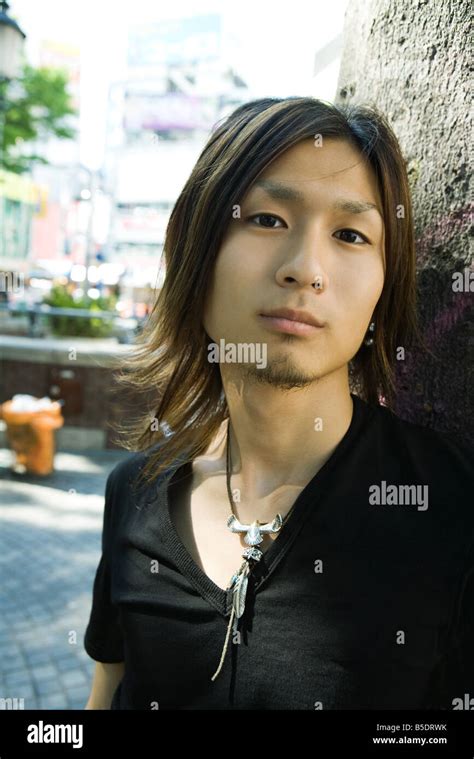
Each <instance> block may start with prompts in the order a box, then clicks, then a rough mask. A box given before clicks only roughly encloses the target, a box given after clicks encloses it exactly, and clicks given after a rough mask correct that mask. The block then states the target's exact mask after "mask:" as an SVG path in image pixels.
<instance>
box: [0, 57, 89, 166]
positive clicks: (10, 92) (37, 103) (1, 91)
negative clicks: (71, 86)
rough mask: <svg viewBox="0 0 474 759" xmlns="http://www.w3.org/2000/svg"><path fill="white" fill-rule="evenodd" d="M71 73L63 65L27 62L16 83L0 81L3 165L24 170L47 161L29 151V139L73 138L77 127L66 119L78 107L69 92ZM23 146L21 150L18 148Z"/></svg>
mask: <svg viewBox="0 0 474 759" xmlns="http://www.w3.org/2000/svg"><path fill="white" fill-rule="evenodd" d="M67 81H68V75H67V73H66V72H64V71H62V70H61V69H56V68H48V67H45V66H43V67H40V68H33V67H32V66H30V65H25V66H24V68H23V72H22V76H21V77H20V78H19V79H18V80H16V82H15V84H14V86H13V87H12V85H11V84H8V83H7V82H5V81H0V102H3V106H2V110H3V121H4V123H3V129H1V128H0V137H2V146H1V149H0V160H1V162H0V168H3V169H6V170H7V171H12V172H14V173H16V174H23V173H24V172H26V171H29V170H30V169H31V167H32V166H33V164H35V163H42V164H47V163H48V161H47V160H46V159H45V158H44V157H43V156H41V155H38V154H37V153H34V152H32V153H29V154H28V153H26V152H25V150H24V147H25V146H26V147H27V146H28V143H34V142H37V141H45V140H46V139H48V138H49V137H53V136H54V137H57V138H60V139H72V138H74V137H75V136H76V130H75V129H74V128H73V127H71V126H69V125H68V123H67V120H68V118H69V117H71V116H75V115H76V114H77V111H76V110H75V109H74V108H73V107H72V105H71V101H70V95H69V93H68V92H67ZM20 146H21V153H20V151H19V148H20Z"/></svg>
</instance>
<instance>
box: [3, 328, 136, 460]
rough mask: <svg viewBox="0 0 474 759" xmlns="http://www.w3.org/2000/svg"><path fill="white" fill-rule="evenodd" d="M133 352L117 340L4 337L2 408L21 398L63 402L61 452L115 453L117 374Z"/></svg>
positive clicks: (57, 434)
mask: <svg viewBox="0 0 474 759" xmlns="http://www.w3.org/2000/svg"><path fill="white" fill-rule="evenodd" d="M129 351H130V346H129V345H121V344H119V343H117V341H116V340H113V339H111V340H93V339H89V338H76V337H71V338H54V339H53V338H52V339H34V338H27V337H14V336H7V335H3V336H0V403H3V402H4V401H7V400H10V399H11V398H12V396H13V395H15V394H18V393H26V394H29V395H34V396H37V397H39V398H41V397H43V396H48V397H50V398H52V399H53V400H62V401H63V409H62V411H63V416H64V427H62V428H61V429H59V430H58V431H57V432H56V447H57V449H58V450H61V449H65V450H66V449H69V450H86V449H89V450H91V449H95V450H97V449H102V448H116V447H117V444H116V443H115V442H114V432H113V430H112V429H111V427H110V425H111V424H112V422H113V421H114V420H115V419H116V418H118V417H119V416H120V413H121V411H120V402H119V397H120V396H119V395H118V394H117V393H116V392H114V388H115V387H116V384H115V382H114V371H115V370H116V369H117V368H118V367H119V366H120V363H121V360H122V359H123V358H124V356H125V355H126V354H127V353H128V352H129ZM0 423H1V422H0ZM1 424H2V425H3V430H0V443H2V444H3V445H5V444H6V443H5V430H4V426H5V425H4V423H1Z"/></svg>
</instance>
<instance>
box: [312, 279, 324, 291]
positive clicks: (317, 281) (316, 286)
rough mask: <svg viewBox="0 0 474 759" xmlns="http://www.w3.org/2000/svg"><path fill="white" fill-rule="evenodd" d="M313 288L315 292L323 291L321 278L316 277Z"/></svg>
mask: <svg viewBox="0 0 474 759" xmlns="http://www.w3.org/2000/svg"><path fill="white" fill-rule="evenodd" d="M313 287H314V289H315V290H322V289H323V278H322V277H316V279H315V281H314V282H313Z"/></svg>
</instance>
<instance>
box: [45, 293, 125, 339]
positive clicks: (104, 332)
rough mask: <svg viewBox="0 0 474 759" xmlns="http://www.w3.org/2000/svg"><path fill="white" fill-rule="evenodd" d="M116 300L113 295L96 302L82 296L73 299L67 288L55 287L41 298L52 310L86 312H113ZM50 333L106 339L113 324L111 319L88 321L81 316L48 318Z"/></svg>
mask: <svg viewBox="0 0 474 759" xmlns="http://www.w3.org/2000/svg"><path fill="white" fill-rule="evenodd" d="M116 302H117V298H116V297H115V296H113V295H111V296H108V297H103V296H101V297H100V298H97V299H96V300H93V299H92V298H89V297H88V296H87V295H83V296H82V297H81V298H79V299H75V298H73V296H72V294H71V293H70V292H69V290H68V289H67V287H65V286H64V285H55V286H54V287H52V288H51V291H50V293H49V294H48V295H47V296H45V297H44V298H43V303H45V304H47V305H48V306H53V307H54V308H85V309H87V310H88V311H113V310H114V308H115V305H116ZM48 319H49V320H50V324H51V329H52V332H53V333H54V334H55V335H61V336H63V335H73V336H74V337H107V336H108V335H110V333H111V331H112V328H113V322H112V320H111V319H94V318H92V319H89V318H88V317H85V316H84V317H82V316H77V317H76V316H49V317H48Z"/></svg>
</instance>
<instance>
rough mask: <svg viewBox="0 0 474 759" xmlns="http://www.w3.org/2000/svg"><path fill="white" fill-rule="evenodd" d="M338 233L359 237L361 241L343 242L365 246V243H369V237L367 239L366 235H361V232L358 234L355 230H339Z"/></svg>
mask: <svg viewBox="0 0 474 759" xmlns="http://www.w3.org/2000/svg"><path fill="white" fill-rule="evenodd" d="M338 231H339V233H342V234H346V235H352V236H353V237H354V236H355V237H358V238H359V240H360V242H358V241H357V240H354V239H352V240H343V241H342V242H349V243H353V244H355V245H363V244H364V243H367V242H369V241H368V239H367V237H365V236H364V235H362V234H360V232H356V231H355V230H354V229H339V230H338Z"/></svg>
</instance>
